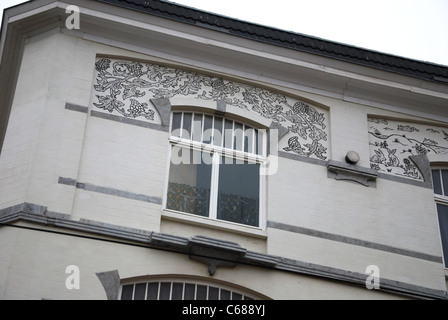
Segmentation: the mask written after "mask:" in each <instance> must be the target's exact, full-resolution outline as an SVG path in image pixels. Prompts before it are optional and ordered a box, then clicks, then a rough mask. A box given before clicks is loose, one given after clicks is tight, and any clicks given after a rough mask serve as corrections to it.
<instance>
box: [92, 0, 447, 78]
mask: <svg viewBox="0 0 448 320" xmlns="http://www.w3.org/2000/svg"><path fill="white" fill-rule="evenodd" d="M97 1H99V2H103V3H108V4H112V5H116V6H120V7H123V8H127V9H131V10H136V11H140V12H144V13H148V14H151V15H154V16H158V17H163V18H166V19H171V20H175V21H178V22H182V23H188V24H191V25H196V26H200V27H206V28H210V29H213V30H217V31H221V32H226V33H229V34H232V35H235V36H239V37H243V38H247V39H250V40H255V41H259V42H264V43H268V44H272V45H275V46H280V47H284V48H288V49H292V50H297V51H301V52H305V53H310V54H315V55H319V56H323V57H327V58H332V59H336V60H340V61H344V62H349V63H354V64H358V65H362V66H366V67H370V68H375V69H379V70H383V71H389V72H394V73H398V74H401V75H406V76H410V77H415V78H419V79H424V80H428V81H433V82H439V83H445V84H446V83H448V66H444V65H439V64H435V63H432V62H425V61H420V60H413V59H409V58H404V57H400V56H395V55H392V54H387V53H381V52H377V51H373V50H369V49H363V48H359V47H355V46H352V45H347V44H342V43H338V42H334V41H328V40H325V39H321V38H317V37H313V36H308V35H304V34H300V33H294V32H291V31H284V30H280V29H276V28H273V27H268V26H263V25H259V24H255V23H251V22H246V21H242V20H238V19H234V18H230V17H226V16H223V15H218V14H215V13H211V12H207V11H203V10H198V9H195V8H192V7H188V6H184V5H180V4H177V3H173V2H170V1H166V0H97Z"/></svg>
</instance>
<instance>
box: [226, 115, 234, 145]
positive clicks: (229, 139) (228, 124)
mask: <svg viewBox="0 0 448 320" xmlns="http://www.w3.org/2000/svg"><path fill="white" fill-rule="evenodd" d="M232 141H233V121H230V120H226V121H225V123H224V148H227V149H232Z"/></svg>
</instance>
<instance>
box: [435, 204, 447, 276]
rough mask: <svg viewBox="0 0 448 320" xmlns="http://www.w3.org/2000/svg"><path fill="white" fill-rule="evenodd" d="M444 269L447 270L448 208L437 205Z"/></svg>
mask: <svg viewBox="0 0 448 320" xmlns="http://www.w3.org/2000/svg"><path fill="white" fill-rule="evenodd" d="M437 211H438V214H439V226H440V235H441V238H442V249H443V257H444V261H445V268H448V206H444V205H441V204H437Z"/></svg>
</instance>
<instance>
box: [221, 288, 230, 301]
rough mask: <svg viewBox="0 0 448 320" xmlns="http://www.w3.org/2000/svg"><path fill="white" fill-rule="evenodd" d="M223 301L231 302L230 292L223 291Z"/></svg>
mask: <svg viewBox="0 0 448 320" xmlns="http://www.w3.org/2000/svg"><path fill="white" fill-rule="evenodd" d="M221 300H230V291H229V290H224V289H221Z"/></svg>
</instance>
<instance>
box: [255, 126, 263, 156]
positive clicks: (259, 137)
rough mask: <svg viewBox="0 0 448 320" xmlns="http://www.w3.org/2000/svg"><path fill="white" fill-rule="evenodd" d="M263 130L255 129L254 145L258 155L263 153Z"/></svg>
mask: <svg viewBox="0 0 448 320" xmlns="http://www.w3.org/2000/svg"><path fill="white" fill-rule="evenodd" d="M264 132H265V131H264V130H255V147H256V149H257V150H256V153H257V154H258V155H263V144H264V141H263V133H264Z"/></svg>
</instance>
